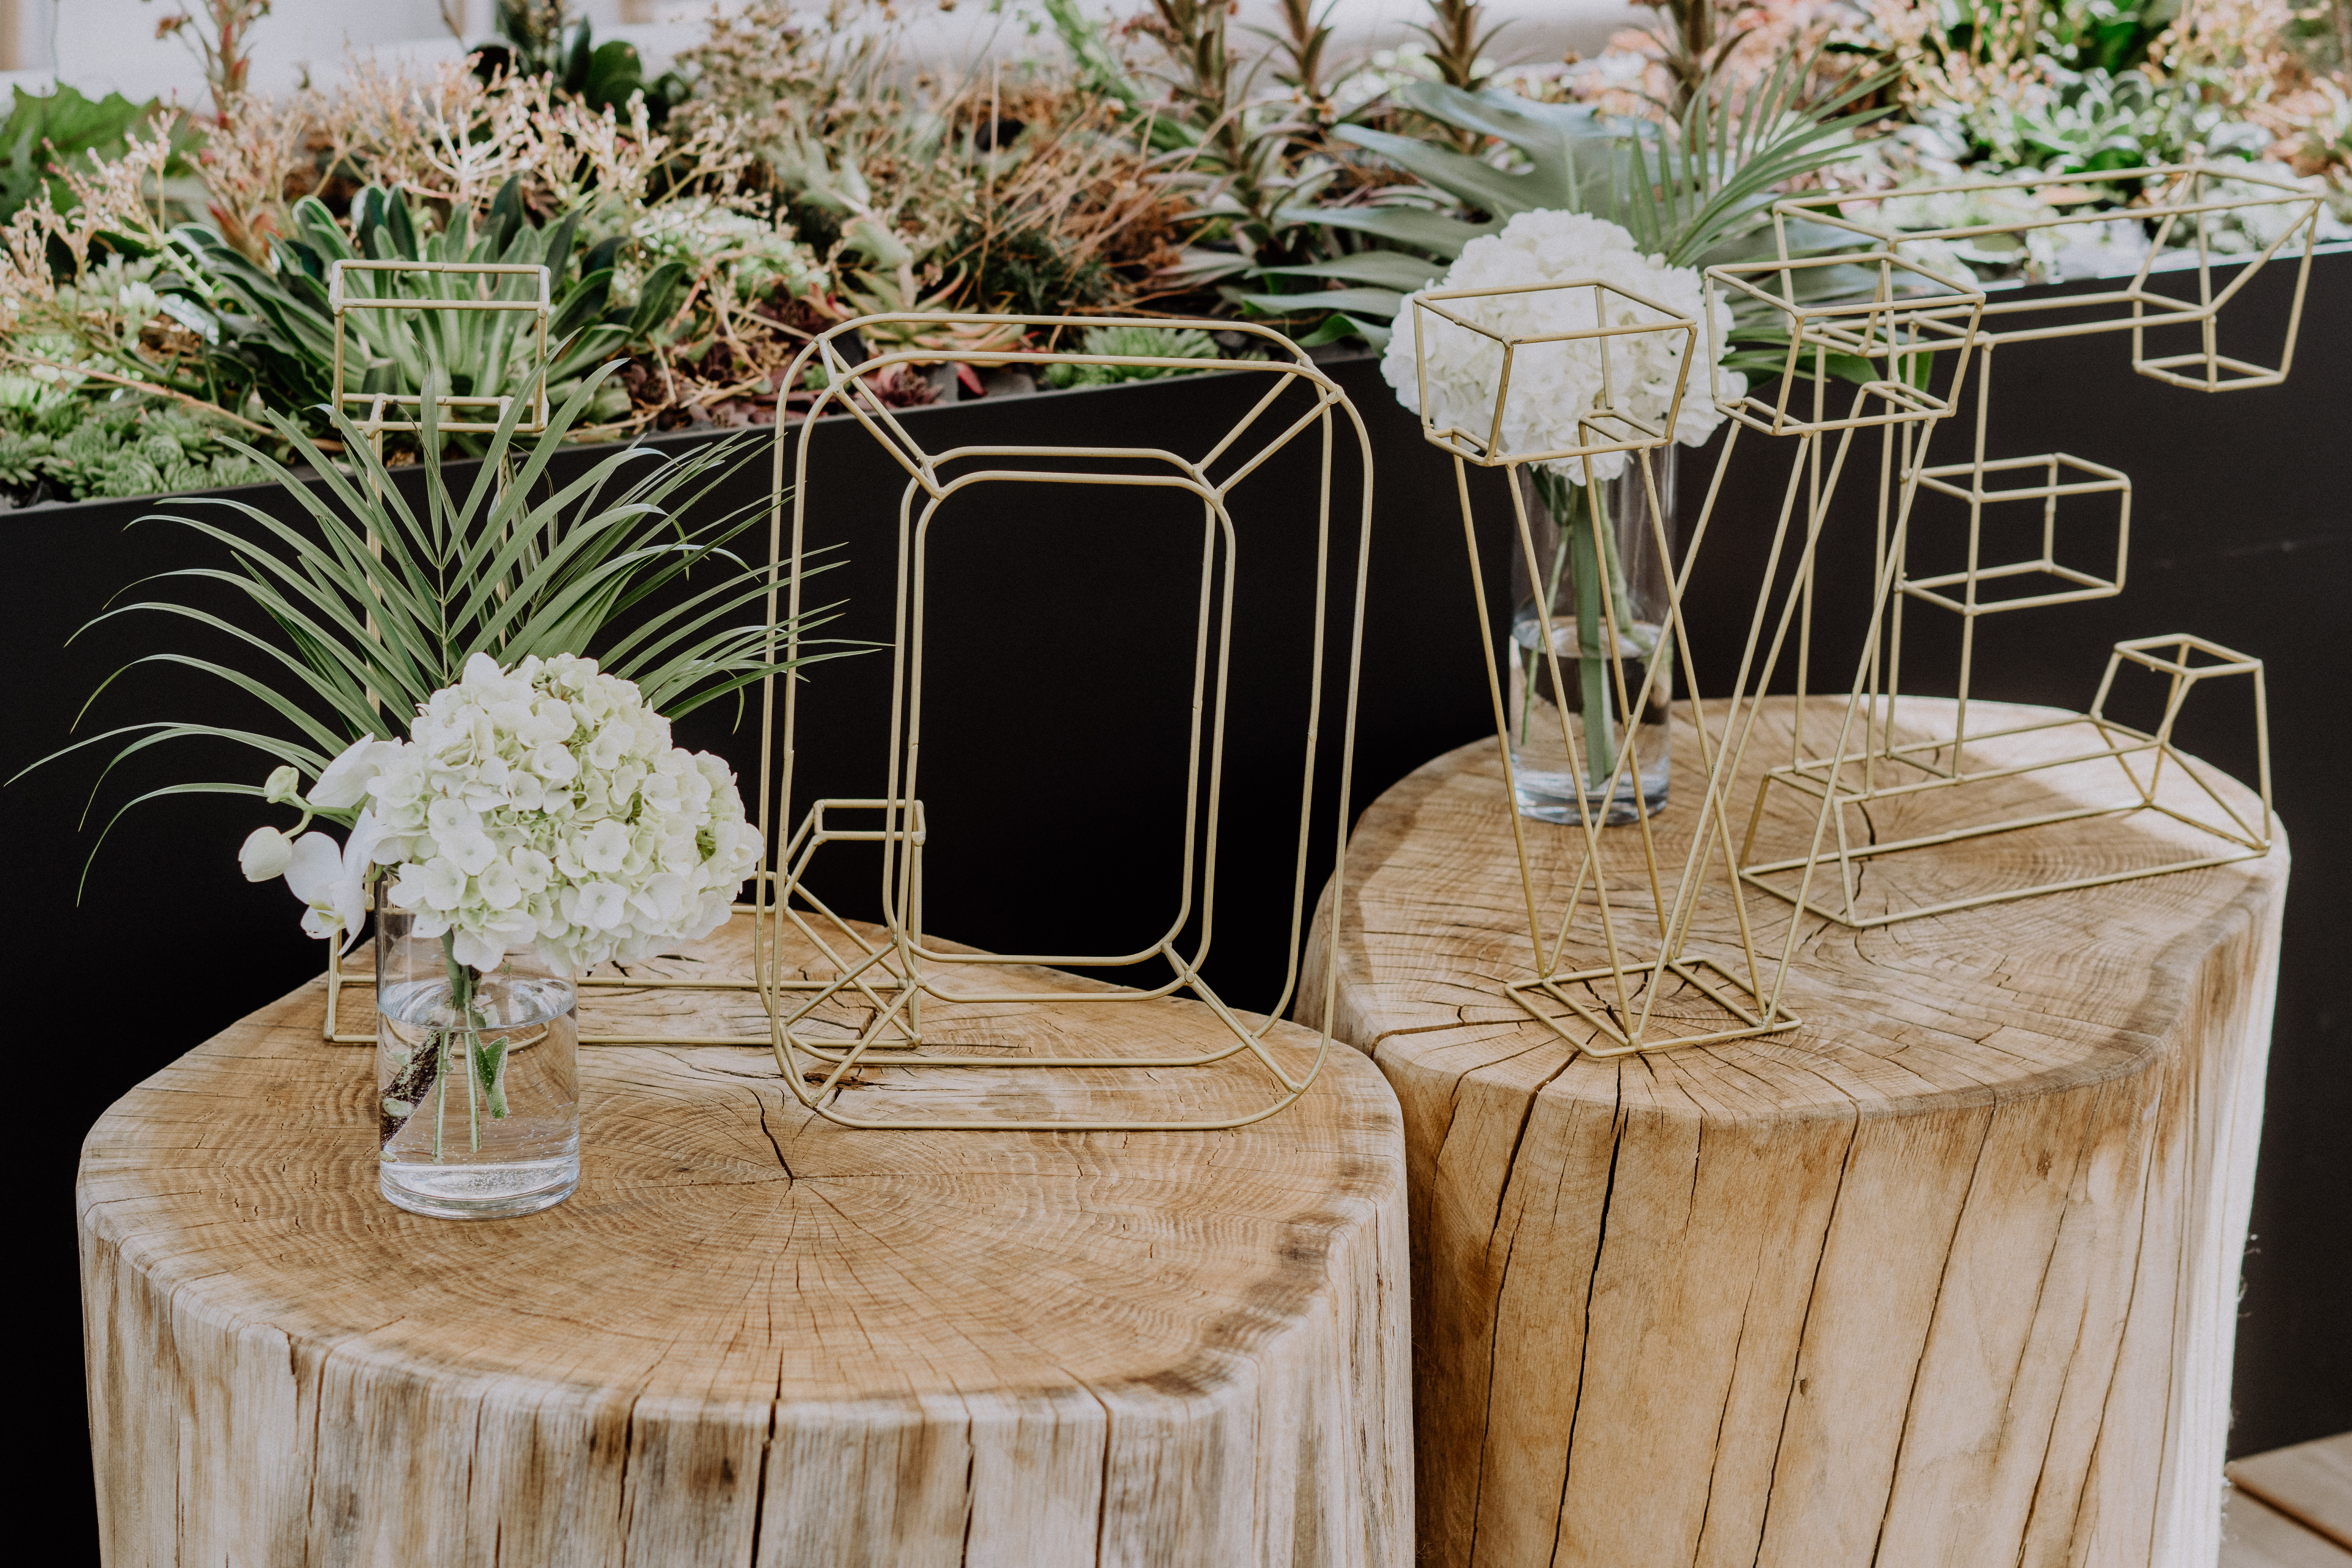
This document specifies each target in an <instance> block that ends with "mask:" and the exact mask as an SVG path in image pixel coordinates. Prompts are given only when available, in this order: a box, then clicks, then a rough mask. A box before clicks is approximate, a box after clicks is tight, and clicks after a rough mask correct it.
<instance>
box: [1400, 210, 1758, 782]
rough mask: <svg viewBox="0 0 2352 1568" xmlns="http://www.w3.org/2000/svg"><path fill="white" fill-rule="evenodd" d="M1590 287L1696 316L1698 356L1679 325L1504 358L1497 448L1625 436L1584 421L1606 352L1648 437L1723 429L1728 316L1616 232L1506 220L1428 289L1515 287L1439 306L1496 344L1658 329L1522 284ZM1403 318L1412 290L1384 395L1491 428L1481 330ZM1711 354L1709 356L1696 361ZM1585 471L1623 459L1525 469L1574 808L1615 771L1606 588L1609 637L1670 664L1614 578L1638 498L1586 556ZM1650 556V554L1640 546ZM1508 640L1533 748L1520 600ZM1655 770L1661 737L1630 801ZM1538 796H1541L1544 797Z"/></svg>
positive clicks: (1526, 770) (1497, 375)
mask: <svg viewBox="0 0 2352 1568" xmlns="http://www.w3.org/2000/svg"><path fill="white" fill-rule="evenodd" d="M1594 280H1598V281H1600V282H1602V283H1606V284H1609V285H1611V286H1612V288H1614V289H1622V290H1623V291H1624V292H1625V293H1627V294H1631V295H1635V296H1638V297H1639V298H1640V299H1643V300H1651V301H1654V303H1655V304H1657V305H1659V306H1661V307H1663V308H1664V309H1665V310H1671V311H1674V312H1675V313H1676V314H1678V315H1680V316H1683V317H1686V318H1688V319H1690V320H1692V321H1698V322H1699V323H1700V330H1699V331H1698V333H1697V349H1698V353H1699V354H1700V355H1701V356H1702V361H1703V363H1693V364H1691V365H1690V366H1689V367H1688V369H1687V375H1686V376H1685V366H1684V363H1683V357H1684V353H1685V345H1686V343H1687V342H1688V341H1689V339H1688V337H1687V335H1686V334H1685V333H1684V332H1681V331H1648V332H1640V331H1637V332H1628V333H1623V334H1622V335H1617V336H1612V337H1607V338H1585V339H1580V340H1576V341H1571V342H1549V343H1540V344H1531V345H1523V346H1521V347H1520V348H1519V350H1518V351H1517V353H1516V354H1515V355H1514V357H1513V363H1512V368H1511V384H1510V390H1509V395H1508V396H1507V398H1506V399H1505V400H1504V405H1503V410H1502V425H1501V441H1502V446H1503V449H1504V450H1507V451H1515V452H1549V451H1559V450H1562V449H1565V448H1570V447H1582V446H1589V445H1592V444H1594V443H1595V442H1596V441H1600V440H1606V439H1612V438H1615V437H1617V436H1618V435H1620V434H1622V432H1620V431H1618V430H1616V429H1614V428H1601V429H1596V428H1593V427H1591V426H1586V425H1584V424H1583V423H1582V422H1583V421H1585V420H1586V419H1587V418H1588V417H1589V416H1591V414H1592V412H1593V411H1594V410H1595V409H1596V408H1598V407H1600V406H1601V404H1602V389H1603V386H1604V381H1603V376H1602V365H1603V361H1602V356H1603V354H1606V355H1607V356H1608V357H1607V362H1606V363H1607V380H1606V383H1605V385H1606V386H1607V389H1608V391H1609V393H1610V394H1611V395H1612V404H1613V406H1614V407H1615V408H1616V409H1617V410H1618V411H1620V412H1622V413H1624V414H1628V415H1631V416H1633V417H1634V418H1636V419H1638V420H1641V421H1642V422H1643V424H1644V425H1646V426H1650V427H1651V428H1653V429H1656V428H1660V427H1661V426H1663V425H1664V421H1665V419H1666V416H1667V415H1668V413H1669V411H1670V410H1671V411H1674V413H1675V420H1674V427H1673V430H1672V435H1673V437H1674V439H1675V441H1677V442H1680V443H1681V444H1683V445H1685V446H1692V447H1696V446H1701V445H1704V444H1705V443H1706V440H1707V438H1708V437H1711V436H1713V435H1714V434H1715V432H1716V429H1717V426H1720V425H1721V424H1722V423H1723V419H1724V416H1723V414H1722V412H1721V411H1720V410H1719V409H1718V408H1717V406H1716V402H1715V399H1716V397H1717V396H1718V395H1719V396H1722V397H1724V398H1726V399H1735V398H1737V397H1738V396H1739V395H1742V394H1744V393H1745V392H1746V391H1747V380H1746V378H1745V377H1744V376H1743V375H1742V374H1740V373H1739V372H1738V371H1737V370H1734V369H1731V368H1729V367H1728V366H1727V365H1726V364H1725V363H1724V360H1725V358H1726V355H1727V353H1728V352H1729V350H1730V346H1731V342H1732V339H1733V338H1734V336H1735V330H1734V321H1733V319H1732V312H1731V310H1730V307H1729V306H1728V305H1727V304H1725V303H1724V302H1723V301H1722V300H1720V299H1718V300H1716V302H1715V305H1714V309H1713V310H1712V311H1711V312H1710V310H1708V304H1707V300H1706V288H1705V284H1704V281H1703V280H1702V279H1701V277H1700V275H1699V273H1698V271H1697V270H1696V268H1688V267H1673V266H1669V265H1667V264H1666V262H1665V260H1664V258H1663V257H1660V256H1650V255H1644V254H1643V252H1642V250H1641V248H1640V247H1638V246H1637V245H1636V244H1635V243H1634V240H1633V236H1632V235H1631V234H1630V233H1628V232H1627V231H1626V230H1625V229H1623V228H1622V227H1621V226H1618V225H1616V224H1613V223H1611V222H1609V221H1608V220H1607V219H1605V218H1599V217H1594V216H1591V215H1590V214H1586V213H1578V212H1560V211H1551V210H1542V209H1538V210H1535V211H1529V212H1522V213H1520V214H1518V215H1517V216H1515V217H1513V218H1512V219H1511V220H1510V221H1509V223H1507V225H1505V226H1504V227H1503V229H1502V230H1501V232H1500V233H1497V234H1491V235H1486V236H1482V237H1479V238H1476V239H1474V240H1472V241H1470V243H1469V244H1467V245H1466V246H1465V247H1463V249H1462V254H1461V257H1460V258H1459V259H1457V260H1456V261H1455V262H1454V266H1453V268H1451V269H1450V270H1449V271H1448V272H1447V273H1446V274H1445V276H1444V278H1443V279H1440V280H1439V281H1438V282H1437V283H1435V284H1433V285H1432V289H1528V286H1529V285H1541V284H1574V283H1585V282H1591V281H1594ZM1596 292H1599V291H1596V290H1594V289H1589V288H1565V287H1563V288H1550V289H1544V288H1534V289H1528V291H1526V292H1518V293H1499V294H1493V295H1488V296H1486V297H1484V298H1471V299H1464V300H1448V301H1446V303H1445V308H1446V309H1447V310H1450V311H1452V312H1454V313H1455V314H1457V315H1459V316H1461V317H1462V318H1463V319H1465V320H1467V321H1475V322H1477V323H1478V324H1479V325H1480V326H1482V327H1485V328H1486V329H1487V330H1488V331H1493V332H1496V333H1497V334H1499V335H1501V336H1503V337H1507V338H1518V339H1524V338H1528V337H1537V336H1543V335H1547V334H1551V333H1561V332H1578V331H1592V330H1594V329H1596V328H1600V327H1634V326H1647V325H1651V324H1653V323H1654V322H1656V321H1658V320H1659V318H1658V317H1657V315H1656V314H1655V313H1654V312H1653V311H1650V310H1643V308H1642V307H1641V306H1639V305H1637V304H1635V303H1634V302H1633V301H1632V300H1625V299H1622V298H1620V297H1619V296H1617V295H1615V294H1610V293H1606V292H1601V293H1600V297H1599V298H1598V299H1596V298H1595V295H1596ZM1417 310H1418V307H1417V306H1416V305H1415V304H1414V302H1413V297H1412V296H1408V297H1407V298H1406V300H1405V302H1404V305H1403V308H1402V310H1399V311H1398V313H1397V318H1396V321H1395V324H1394V327H1393V329H1392V331H1391V335H1390V338H1389V342H1388V348H1387V352H1386V353H1385V355H1384V356H1383V358H1382V359H1381V374H1382V375H1383V376H1384V377H1386V379H1387V381H1388V384H1390V385H1391V387H1393V388H1394V389H1395V390H1396V394H1397V397H1398V399H1399V401H1401V402H1402V403H1403V405H1405V406H1406V407H1407V408H1409V409H1411V410H1412V411H1413V412H1414V413H1416V414H1420V415H1422V416H1424V417H1425V418H1427V419H1428V420H1429V421H1430V422H1431V423H1432V424H1433V425H1434V426H1438V427H1440V428H1444V427H1445V426H1456V427H1459V428H1463V429H1466V430H1473V431H1476V432H1478V433H1479V434H1480V435H1481V437H1483V436H1484V435H1485V433H1486V431H1487V430H1488V429H1489V428H1490V426H1492V425H1493V423H1494V419H1495V400H1496V395H1497V392H1498V389H1499V388H1500V386H1501V384H1502V376H1503V348H1502V345H1501V344H1500V343H1498V342H1496V341H1495V340H1494V339H1492V338H1489V337H1486V336H1484V335H1482V334H1480V333H1478V332H1474V331H1466V330H1465V329H1463V328H1461V327H1458V326H1454V325H1452V324H1451V323H1443V322H1438V321H1424V322H1423V331H1420V332H1418V333H1417V332H1416V331H1414V320H1413V318H1414V316H1415V314H1416V312H1417ZM1710 353H1711V355H1712V358H1707V357H1706V356H1708V355H1709V354H1710ZM1424 384H1425V385H1426V387H1427V389H1428V405H1427V406H1425V407H1424V406H1423V401H1422V397H1423V386H1424ZM1678 386H1679V387H1680V389H1681V396H1682V401H1681V405H1680V406H1679V408H1678V409H1677V408H1676V407H1675V394H1676V390H1677V387H1678ZM1588 462H1589V463H1590V464H1591V477H1592V478H1593V479H1597V480H1601V481H1604V482H1605V481H1610V480H1615V479H1620V478H1621V477H1622V476H1626V475H1627V474H1628V473H1629V472H1630V471H1632V470H1631V465H1630V461H1629V456H1628V454H1626V453H1623V452H1603V453H1598V454H1595V455H1594V456H1592V457H1591V458H1562V459H1556V460H1553V461H1549V462H1543V463H1537V464H1532V465H1530V466H1529V468H1528V477H1529V479H1531V480H1532V482H1533V484H1534V487H1535V490H1536V494H1537V496H1538V499H1539V500H1541V502H1542V504H1543V508H1544V510H1545V511H1546V512H1548V513H1549V521H1550V522H1551V524H1552V525H1553V526H1552V528H1551V530H1550V534H1551V540H1552V550H1551V556H1552V558H1551V560H1550V562H1549V568H1548V571H1547V572H1546V581H1545V582H1544V583H1543V584H1541V585H1540V588H1539V590H1538V589H1535V588H1531V589H1530V595H1529V596H1530V598H1532V596H1533V594H1534V593H1535V592H1537V591H1540V592H1541V593H1542V595H1544V603H1545V605H1546V606H1547V609H1548V611H1549V613H1550V614H1551V615H1552V616H1553V617H1554V620H1555V626H1556V629H1557V628H1565V627H1567V626H1570V624H1571V623H1572V626H1573V631H1574V637H1575V642H1574V644H1573V646H1572V647H1567V648H1563V649H1562V650H1561V651H1562V652H1564V653H1569V652H1572V653H1573V654H1574V656H1575V664H1576V668H1577V681H1578V685H1579V687H1580V692H1579V698H1580V707H1581V711H1582V721H1581V729H1582V731H1583V735H1584V752H1585V761H1586V782H1585V783H1584V784H1582V785H1578V784H1576V783H1574V782H1573V781H1567V782H1564V783H1562V784H1559V785H1558V786H1556V787H1557V788H1559V789H1565V790H1567V791H1569V792H1570V796H1569V798H1570V800H1571V801H1572V799H1573V794H1574V793H1575V792H1576V791H1577V790H1578V789H1579V788H1582V789H1584V790H1586V791H1588V792H1589V791H1591V790H1593V789H1599V790H1600V791H1601V792H1602V793H1603V795H1604V796H1609V795H1612V791H1613V786H1612V783H1611V781H1612V779H1614V777H1615V775H1616V773H1617V765H1618V735H1617V732H1616V726H1617V718H1616V715H1615V714H1614V713H1613V712H1612V708H1613V704H1614V696H1613V690H1612V688H1613V684H1614V683H1613V681H1612V679H1611V677H1610V670H1609V663H1610V661H1609V659H1608V658H1606V657H1604V649H1603V647H1602V642H1603V640H1604V636H1605V633H1604V630H1603V628H1604V625H1605V623H1604V621H1603V618H1602V614H1601V607H1602V606H1601V594H1602V586H1603V584H1604V583H1605V584H1606V585H1607V591H1608V593H1609V595H1610V598H1611V601H1612V604H1613V605H1615V606H1616V609H1615V612H1614V614H1615V618H1616V620H1617V623H1618V625H1619V626H1620V627H1621V632H1622V636H1624V637H1626V638H1627V640H1628V641H1629V642H1630V643H1631V644H1632V645H1633V651H1634V652H1637V653H1638V654H1640V655H1641V656H1642V657H1643V658H1648V657H1650V656H1652V655H1653V654H1654V655H1655V657H1656V658H1657V659H1658V660H1659V662H1660V664H1661V665H1662V667H1663V666H1668V661H1670V660H1671V659H1672V658H1673V656H1674V642H1673V639H1672V637H1670V636H1667V635H1664V629H1663V627H1662V626H1659V625H1658V624H1657V617H1659V616H1662V615H1663V613H1664V606H1663V605H1655V604H1650V605H1645V604H1643V603H1641V602H1640V600H1641V599H1642V598H1643V597H1644V596H1645V595H1643V593H1642V592H1641V591H1640V590H1641V588H1642V584H1638V583H1629V582H1628V578H1627V571H1626V561H1625V557H1626V555H1627V554H1628V553H1629V552H1638V551H1639V549H1640V547H1641V544H1642V542H1643V538H1644V536H1645V534H1646V531H1647V521H1648V520H1647V512H1646V505H1647V503H1646V500H1641V499H1639V498H1640V496H1641V491H1640V489H1639V488H1638V487H1637V486H1634V485H1633V484H1630V483H1629V484H1628V485H1627V486H1625V487H1622V488H1623V489H1624V491H1625V493H1624V494H1622V496H1620V497H1619V498H1618V499H1617V500H1616V503H1615V509H1614V510H1615V511H1616V512H1617V513H1618V515H1617V516H1615V517H1614V518H1611V519H1607V520H1606V521H1604V525H1603V526H1602V527H1601V528H1600V529H1599V530H1598V532H1599V533H1600V535H1601V550H1600V553H1599V554H1598V556H1596V554H1595V552H1594V547H1593V534H1594V532H1595V530H1594V529H1593V528H1592V527H1591V524H1590V522H1589V521H1587V519H1588V517H1589V515H1590V514H1589V511H1588V509H1589V508H1591V506H1593V505H1594V504H1595V501H1594V498H1591V497H1588V496H1587V495H1585V493H1584V489H1585V483H1586V473H1587V470H1586V465H1587V463H1588ZM1650 553H1651V554H1652V555H1654V552H1650ZM1645 564H1649V565H1652V566H1654V567H1657V566H1663V565H1664V563H1645ZM1644 575H1646V576H1648V577H1650V578H1652V579H1653V580H1654V581H1658V582H1659V586H1660V587H1662V581H1660V580H1657V574H1656V572H1655V571H1654V570H1653V571H1651V572H1648V573H1645V574H1644ZM1647 596H1652V597H1654V596H1656V595H1655V594H1652V595H1647ZM1513 635H1514V641H1515V643H1516V644H1517V662H1518V665H1519V667H1520V668H1518V669H1517V672H1516V674H1517V679H1515V681H1514V685H1515V687H1516V688H1517V692H1516V700H1515V702H1514V704H1513V707H1514V722H1513V735H1514V748H1515V750H1517V748H1518V747H1519V746H1520V744H1521V743H1522V742H1531V741H1532V738H1533V737H1534V736H1535V735H1536V733H1537V732H1538V727H1537V726H1536V725H1535V722H1534V719H1533V708H1534V702H1535V694H1536V692H1537V691H1538V679H1537V676H1538V668H1537V666H1538V660H1539V659H1540V658H1541V657H1542V648H1541V640H1542V639H1541V634H1540V631H1539V629H1535V620H1534V614H1533V610H1532V607H1531V605H1518V606H1515V614H1514V616H1513ZM1563 673H1565V672H1563ZM1655 679H1656V681H1657V683H1658V684H1657V685H1656V687H1655V688H1654V689H1655V691H1656V692H1657V693H1659V694H1661V696H1663V694H1664V693H1666V692H1669V691H1671V689H1672V688H1671V679H1672V670H1671V668H1670V667H1669V668H1660V669H1659V671H1658V672H1657V675H1656V677H1655ZM1639 684H1640V682H1639V680H1638V679H1629V680H1628V682H1627V685H1628V687H1629V689H1632V688H1634V687H1638V685H1639ZM1662 717H1663V710H1661V718H1662ZM1530 756H1532V752H1531V753H1530ZM1664 760H1665V759H1664V747H1663V744H1659V745H1656V746H1654V747H1652V748H1651V757H1650V759H1649V762H1645V772H1646V771H1648V767H1649V763H1650V762H1654V764H1655V770H1656V773H1657V778H1656V781H1655V783H1654V786H1652V785H1650V784H1646V783H1643V782H1641V781H1636V782H1635V783H1634V784H1633V788H1635V789H1639V790H1643V791H1645V792H1646V791H1649V790H1650V789H1652V788H1653V787H1654V791H1655V795H1656V800H1657V802H1659V803H1663V801H1664V787H1665V773H1664ZM1519 771H1520V772H1521V773H1523V774H1530V775H1532V774H1534V773H1537V772H1538V764H1535V763H1532V762H1531V761H1530V762H1528V763H1524V764H1523V765H1522V767H1521V769H1520V770H1519ZM1553 787H1554V786H1547V793H1549V792H1551V790H1552V789H1553ZM1521 794H1522V800H1523V802H1526V801H1527V800H1528V798H1529V796H1528V787H1527V784H1526V783H1525V781H1524V780H1523V781H1522V790H1521ZM1614 805H1615V803H1614V801H1613V800H1612V813H1611V819H1612V820H1617V819H1620V818H1621V817H1622V816H1623V814H1622V813H1620V812H1618V811H1617V810H1615V809H1614ZM1648 809H1654V806H1651V807H1649V808H1648ZM1537 814H1538V815H1542V816H1549V817H1550V818H1551V819H1554V820H1570V821H1572V820H1575V812H1574V807H1573V806H1572V805H1569V806H1565V807H1561V806H1559V805H1552V806H1549V807H1538V808H1537Z"/></svg>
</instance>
